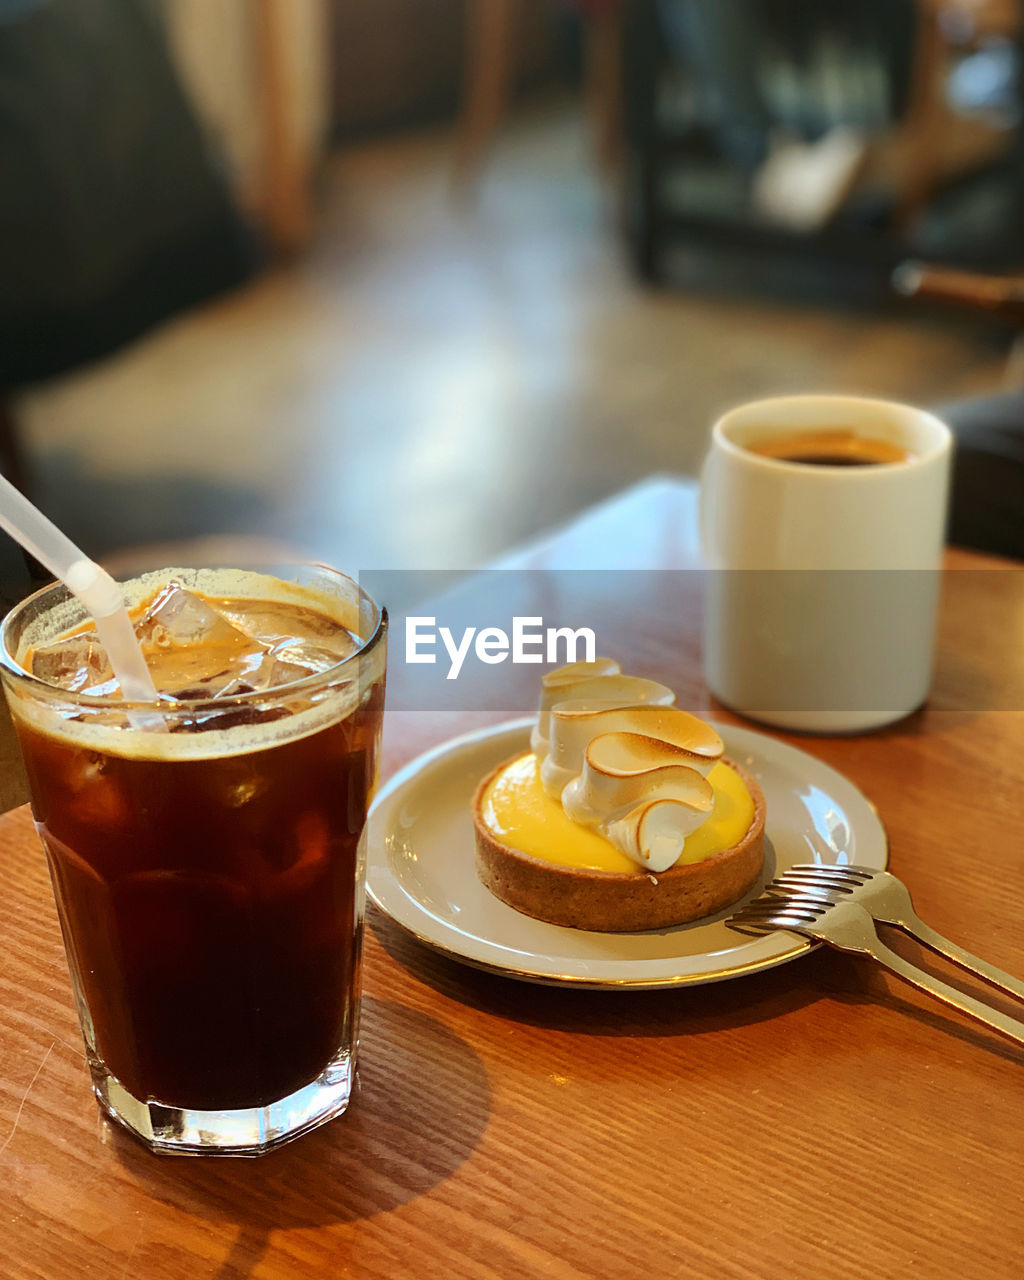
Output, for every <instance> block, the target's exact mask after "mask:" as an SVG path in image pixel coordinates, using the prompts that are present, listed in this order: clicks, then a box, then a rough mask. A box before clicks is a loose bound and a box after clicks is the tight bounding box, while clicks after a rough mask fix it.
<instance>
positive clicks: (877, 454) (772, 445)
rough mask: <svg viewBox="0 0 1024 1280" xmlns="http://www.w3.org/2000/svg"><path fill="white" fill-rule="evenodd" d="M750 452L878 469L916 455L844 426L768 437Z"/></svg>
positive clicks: (803, 461)
mask: <svg viewBox="0 0 1024 1280" xmlns="http://www.w3.org/2000/svg"><path fill="white" fill-rule="evenodd" d="M746 447H747V450H748V452H750V453H756V454H757V455H758V456H759V457H762V458H774V459H776V461H779V462H799V463H801V464H802V465H804V466H809V467H876V466H880V465H882V464H883V463H891V462H908V461H909V460H910V458H912V457H913V454H912V453H911V451H910V450H909V449H905V448H904V447H903V446H902V445H898V444H893V442H892V441H891V440H879V439H877V438H876V437H874V436H864V435H860V434H859V433H858V432H856V431H852V430H849V429H847V428H843V427H833V428H830V429H828V430H822V431H792V432H786V433H785V434H784V435H773V436H768V437H766V438H765V439H762V440H758V441H756V443H754V444H749V445H747V446H746Z"/></svg>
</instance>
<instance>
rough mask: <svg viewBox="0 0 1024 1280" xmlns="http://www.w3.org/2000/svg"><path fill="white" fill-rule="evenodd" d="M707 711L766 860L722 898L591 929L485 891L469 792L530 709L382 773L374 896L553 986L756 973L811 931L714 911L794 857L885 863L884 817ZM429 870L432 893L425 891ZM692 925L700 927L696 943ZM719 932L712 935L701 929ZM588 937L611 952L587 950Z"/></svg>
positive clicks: (684, 982)
mask: <svg viewBox="0 0 1024 1280" xmlns="http://www.w3.org/2000/svg"><path fill="white" fill-rule="evenodd" d="M709 723H712V724H714V726H715V728H716V729H717V730H718V732H719V733H720V734H721V735H722V738H723V741H724V742H725V749H726V754H727V755H729V756H731V757H732V758H733V759H737V760H739V761H740V762H741V763H743V764H744V765H745V766H746V768H747V769H748V770H750V772H751V773H753V774H754V776H755V777H756V778H757V779H758V782H759V783H760V785H761V787H762V789H763V790H764V792H765V799H766V803H767V810H768V817H767V823H766V836H767V844H768V846H769V848H768V855H767V857H766V859H765V871H764V873H762V876H761V878H760V879H759V880H758V882H757V884H756V885H755V886H754V888H753V889H752V890H751V891H750V892H749V893H748V894H746V895H744V897H743V898H741V899H739V901H738V902H737V903H734V904H733V905H732V906H731V907H729V908H727V909H726V910H725V911H722V912H719V913H717V914H716V915H714V916H711V917H709V918H708V919H707V920H704V921H695V922H693V923H692V924H689V925H679V926H676V927H675V928H673V929H657V930H651V931H649V932H648V933H631V934H613V933H608V934H604V933H602V934H596V933H589V932H587V931H585V930H577V929H567V928H564V927H562V926H560V925H550V924H546V923H544V922H542V921H539V920H534V919H533V918H532V917H529V916H524V915H522V914H521V913H520V912H518V911H515V910H514V909H513V908H512V907H509V906H507V905H506V904H505V903H503V902H500V901H499V900H498V899H497V898H494V897H493V895H491V894H490V892H489V891H488V890H487V889H485V888H484V887H483V885H481V884H480V882H479V881H478V880H477V876H476V870H475V867H474V862H473V857H474V841H473V823H472V818H471V814H470V801H471V799H472V795H473V792H474V790H475V788H476V785H477V783H478V782H479V780H480V778H481V777H482V776H483V775H484V773H486V772H489V771H490V769H492V768H493V767H494V766H495V765H496V764H498V763H499V762H500V761H501V760H503V759H505V758H507V757H509V756H512V755H513V754H515V753H516V752H517V751H519V750H525V749H526V748H527V747H528V745H529V733H530V728H531V726H532V724H533V720H532V718H526V719H519V720H513V721H505V722H503V723H501V724H496V725H489V726H487V727H486V728H483V729H478V730H475V731H473V732H471V733H467V734H462V735H460V736H459V737H456V738H451V739H449V740H447V741H446V742H443V743H441V744H440V745H438V746H436V747H433V748H432V749H431V750H429V751H427V752H425V753H424V754H422V755H420V756H418V757H417V758H416V759H414V760H412V761H410V762H409V763H408V764H407V765H405V766H404V767H403V768H402V769H400V770H399V771H398V772H397V773H395V774H394V775H393V776H392V777H391V778H390V779H389V780H388V781H387V782H386V783H385V784H384V786H383V787H382V788H381V790H380V792H379V793H378V795H377V797H376V799H375V800H374V802H373V805H372V807H371V809H370V815H369V819H368V822H367V838H366V848H367V869H366V887H367V893H368V894H369V897H370V899H371V900H372V901H373V902H374V903H375V904H376V906H378V907H379V908H380V909H381V910H382V911H383V912H384V913H385V914H386V915H388V916H389V917H390V918H391V919H392V920H394V921H395V923H396V924H398V925H399V926H401V928H403V929H404V930H406V931H407V932H408V933H410V934H412V935H413V937H415V938H417V939H418V940H419V941H420V942H422V943H424V944H425V945H427V946H429V947H431V948H433V949H434V950H436V951H440V952H441V953H443V954H445V955H447V956H450V957H451V958H452V959H454V960H457V961H459V962H461V963H463V964H469V965H472V966H473V967H475V968H478V969H484V970H487V971H489V972H492V973H498V974H502V975H504V976H506V977H512V978H518V979H520V980H522V981H526V982H536V983H542V984H549V985H571V986H580V987H590V988H595V989H599V990H635V989H637V988H646V989H651V988H658V987H681V986H689V985H696V984H700V983H707V982H718V981H723V980H725V979H729V978H736V977H740V976H741V975H743V974H747V973H757V972H760V971H761V970H764V969H770V968H773V967H774V966H775V965H779V964H785V963H787V962H788V961H790V960H795V959H796V958H797V957H798V956H802V955H806V954H807V953H808V952H810V951H812V950H814V949H815V948H816V947H817V946H818V945H819V944H817V943H813V942H811V941H810V940H809V939H805V938H799V937H798V936H797V935H795V934H788V933H773V934H769V935H767V936H765V937H761V938H749V937H744V936H743V935H741V934H739V933H738V932H737V933H733V932H732V931H730V930H728V929H727V928H726V927H725V926H724V925H722V924H721V922H722V921H723V920H724V919H725V918H726V917H727V916H729V915H730V914H731V913H732V911H734V910H736V909H737V908H738V906H739V905H740V904H741V903H743V902H746V901H748V900H749V899H750V898H752V897H756V896H757V895H758V894H759V893H760V892H761V890H762V888H763V885H764V883H765V882H766V881H767V880H769V879H771V878H772V876H773V875H775V874H777V873H778V872H779V871H780V870H782V869H784V868H785V867H786V866H789V865H791V864H792V863H793V862H797V861H801V862H811V861H820V862H822V863H840V864H841V863H846V862H856V863H858V864H860V865H864V866H869V867H874V868H877V869H879V870H881V869H882V868H884V867H885V866H886V864H887V862H888V839H887V836H886V832H885V828H884V826H883V825H882V821H881V819H880V818H879V816H878V813H877V811H876V810H875V808H874V806H873V805H872V803H871V802H870V801H869V800H868V799H867V797H866V796H865V795H864V794H863V793H862V792H861V791H860V790H859V789H858V788H857V787H856V786H855V785H854V784H853V783H852V782H851V781H850V780H849V779H848V778H846V777H845V776H844V775H843V774H841V773H840V772H839V771H838V770H836V769H834V768H832V766H831V765H827V764H825V763H824V762H823V761H821V760H819V759H817V758H816V757H815V756H812V755H810V754H809V753H807V752H805V751H802V750H800V749H799V748H798V747H794V746H791V745H790V744H789V743H786V742H782V741H780V740H779V739H777V738H773V737H770V736H769V735H768V734H764V733H760V732H758V731H757V730H754V729H748V728H744V727H740V726H737V725H732V724H723V723H719V722H716V721H713V720H712V721H709ZM787 778H792V780H793V786H787V785H786V780H787ZM800 786H803V788H804V790H803V791H802V792H801V791H800V790H799V787H800ZM773 796H774V803H773ZM773 809H774V813H773ZM851 854H852V855H853V856H850V855H851ZM424 876H426V878H427V880H426V881H425V880H424ZM431 877H433V885H434V886H436V888H437V889H439V890H440V891H441V892H440V893H435V892H433V891H432V890H431V888H430V886H429V883H428V882H429V881H430V878H431ZM702 930H703V931H706V933H707V937H708V939H709V945H708V946H707V948H706V949H704V950H700V949H699V945H700V937H699V931H702ZM712 930H713V931H714V932H713V933H712ZM682 934H685V935H686V938H685V942H686V946H685V948H684V947H683V946H682V943H683V939H680V950H679V952H678V953H674V952H673V943H672V939H673V937H674V936H676V935H682ZM695 934H697V938H696V939H695V938H694V935H695ZM716 935H717V936H718V939H719V945H717V946H715V945H712V944H711V941H710V940H711V939H712V938H713V937H714V936H716ZM723 935H725V936H726V937H727V939H728V942H729V945H728V946H727V947H725V948H723V947H722V946H721V941H722V936H723ZM733 939H735V941H733ZM645 940H647V942H646V945H645ZM617 944H618V945H617ZM694 945H697V947H698V950H696V951H694V950H693V948H694ZM595 948H597V949H598V950H599V951H600V952H607V954H598V955H595ZM619 950H621V952H622V954H619V955H617V954H615V952H616V951H619ZM648 953H649V954H648Z"/></svg>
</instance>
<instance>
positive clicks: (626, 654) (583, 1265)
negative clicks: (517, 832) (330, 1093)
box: [0, 481, 1024, 1280]
mask: <svg viewBox="0 0 1024 1280" xmlns="http://www.w3.org/2000/svg"><path fill="white" fill-rule="evenodd" d="M692 506H693V492H692V487H690V486H687V485H685V484H682V483H679V482H670V481H662V482H652V483H649V484H647V485H645V486H641V487H640V488H639V489H637V490H633V491H631V492H630V493H628V494H626V495H624V496H623V497H622V498H621V499H619V500H617V501H615V502H613V503H611V504H609V505H607V506H605V507H604V508H601V509H598V510H597V511H596V512H594V513H591V514H589V515H588V516H586V517H584V518H582V519H581V520H579V521H576V522H575V523H574V524H573V525H571V526H569V528H567V529H565V530H563V531H561V532H559V533H556V534H554V535H553V536H552V537H550V538H548V539H546V540H543V541H541V542H540V543H538V544H537V545H536V546H534V547H532V548H528V549H526V550H525V551H523V552H521V553H519V554H517V555H516V556H513V557H510V558H509V559H508V560H506V562H505V565H506V567H512V568H523V567H527V566H532V567H543V566H557V567H560V568H565V567H572V566H579V565H581V564H584V563H591V564H593V563H597V564H602V563H606V564H608V565H610V566H611V567H618V568H631V567H636V566H637V565H641V564H642V565H647V566H651V565H658V566H661V567H672V566H674V565H681V566H684V567H685V566H688V565H692V564H693V563H694V555H695V547H694V540H693V535H692ZM950 570H951V571H950V573H949V575H948V578H949V583H948V588H949V589H948V592H947V600H946V608H945V612H944V616H943V623H942V630H941V638H940V661H939V673H938V677H937V683H936V689H935V695H934V697H933V699H932V702H931V704H930V705H929V708H928V709H927V710H925V711H922V712H920V713H919V714H917V715H915V716H913V717H911V718H910V719H909V720H906V721H904V722H903V723H901V724H898V725H896V726H895V727H893V728H891V729H888V730H885V731H883V732H880V733H876V734H872V735H868V736H863V737H857V738H848V739H847V738H831V739H829V738H808V737H802V738H793V739H791V740H792V741H794V742H796V743H797V745H799V746H800V747H802V748H803V749H805V750H807V751H810V752H812V753H813V754H815V755H817V756H820V757H821V758H822V759H824V760H826V761H828V762H829V763H831V764H832V765H834V766H835V767H837V768H839V769H841V770H842V771H843V772H844V773H846V774H847V775H848V776H849V777H850V778H851V779H852V780H853V781H854V782H855V783H857V784H858V785H859V786H860V787H861V788H862V789H863V790H864V791H865V792H866V793H867V794H868V795H869V796H871V797H872V798H873V800H874V801H875V802H876V804H877V806H878V809H879V812H880V814H881V816H882V818H883V820H884V822H885V824H886V826H887V828H888V831H889V835H890V839H891V846H892V866H893V868H894V870H895V871H896V872H897V873H899V874H900V875H902V876H903V877H904V878H905V879H906V880H907V881H908V882H909V883H910V885H911V886H912V888H913V891H914V895H915V899H916V902H917V905H918V907H919V909H920V911H921V913H922V915H923V916H924V917H925V918H926V919H928V920H929V921H930V922H931V923H932V924H934V925H935V926H936V927H937V928H938V929H940V930H942V931H943V932H945V933H947V934H949V935H950V936H953V937H955V938H956V939H958V940H959V941H961V942H963V943H964V944H966V945H968V946H971V947H973V948H974V949H975V950H977V951H978V952H981V953H982V954H983V955H985V956H986V957H987V958H988V959H990V960H992V961H993V962H994V963H996V964H998V965H1000V966H1002V967H1004V968H1006V969H1008V970H1011V971H1014V970H1015V971H1017V972H1018V973H1019V972H1020V971H1021V970H1022V969H1024V955H1022V947H1021V936H1022V935H1021V925H1020V920H1021V913H1022V908H1021V904H1022V902H1024V854H1022V839H1021V814H1022V811H1024V716H1022V714H1021V708H1024V700H1022V690H1024V656H1022V648H1021V641H1022V638H1024V636H1022V627H1024V571H1022V570H1021V569H1020V568H1016V567H1013V566H1010V565H1007V564H1004V563H1002V562H999V561H995V560H986V559H984V558H981V557H977V556H972V555H967V554H964V553H953V554H951V557H950ZM634 576H635V577H636V578H637V580H638V581H642V580H643V579H644V575H634ZM627 577H628V575H627ZM693 580H694V581H697V580H698V579H697V578H696V576H695V575H694V579H693ZM615 581H616V582H617V583H619V582H621V581H622V579H620V578H618V577H617V578H616V579H615ZM689 581H690V577H689V576H688V575H681V576H680V582H681V583H683V582H689ZM468 589H469V590H472V589H473V587H472V584H470V587H469V588H468ZM639 589H640V590H642V588H639ZM623 603H624V602H623V600H622V599H621V597H620V595H619V591H618V588H617V589H616V599H615V600H610V601H609V600H606V601H605V605H606V609H605V614H606V616H602V618H601V619H600V621H601V624H602V625H605V623H607V624H608V625H609V626H612V624H613V623H614V622H615V619H620V620H621V618H622V614H623ZM626 603H627V604H628V602H626ZM692 603H693V602H692V601H690V602H689V603H688V604H687V607H686V609H685V610H684V611H683V612H684V614H685V617H684V622H683V627H682V630H680V629H679V625H680V624H679V610H678V607H677V604H676V603H673V602H664V604H665V608H666V610H667V612H666V613H665V615H664V616H662V615H661V614H659V612H658V602H657V600H653V601H652V600H647V601H646V602H645V605H644V608H645V614H644V617H643V619H642V622H641V623H640V624H639V625H637V624H635V623H634V624H633V625H632V626H631V627H630V628H628V629H626V630H625V631H623V632H622V634H621V635H620V636H619V639H620V640H621V641H622V643H623V646H624V647H623V648H622V650H621V651H620V652H619V655H618V656H620V657H621V658H622V659H623V660H624V662H626V663H628V665H629V667H630V668H631V669H633V670H637V671H643V672H644V673H645V674H649V675H652V676H656V677H663V678H664V677H665V676H668V675H671V676H672V678H673V679H674V680H675V681H676V683H677V685H680V686H681V687H680V689H679V692H680V701H681V703H682V704H683V705H691V706H693V707H695V708H696V709H697V710H701V709H706V708H708V706H709V704H708V699H707V696H706V694H705V693H704V692H703V690H702V687H701V684H700V675H699V651H698V640H697V627H698V620H697V606H699V600H698V601H697V602H696V605H695V606H694V607H693V608H692V609H691V608H690V604H692ZM595 607H597V606H595ZM627 612H628V610H627ZM634 617H635V615H634ZM666 619H668V621H666ZM627 644H630V647H629V648H626V647H625V645H627ZM993 707H1002V708H1003V709H995V710H993V709H992V708H993ZM712 709H713V710H714V711H715V713H716V714H723V713H722V712H721V709H720V708H712ZM488 714H491V713H488ZM468 719H470V717H465V716H463V717H462V718H461V720H460V718H459V717H458V716H456V717H452V718H449V720H442V719H439V718H438V717H432V716H424V715H405V716H399V717H396V719H395V721H394V723H392V724H391V725H390V726H389V731H388V746H387V752H386V768H387V769H389V770H390V769H393V768H395V767H396V766H397V765H398V764H399V763H400V762H402V761H405V760H407V759H409V758H411V757H412V756H414V755H415V754H417V753H418V752H419V751H421V750H422V749H424V748H425V747H426V746H428V745H429V744H431V743H432V742H434V741H437V740H439V739H441V738H443V737H444V736H445V735H446V734H447V733H448V732H449V731H450V730H451V729H452V728H453V727H457V726H456V725H455V724H453V723H452V721H453V720H459V722H460V724H461V723H465V722H468ZM0 867H2V870H3V883H4V887H5V899H4V911H3V913H2V916H0V1007H2V1012H0V1190H2V1198H0V1276H3V1277H4V1280H14V1278H18V1280H20V1278H21V1277H26V1278H27V1277H36V1278H38V1277H45V1278H46V1280H50V1278H51V1277H61V1278H62V1280H63V1278H64V1277H79V1276H82V1277H84V1276H102V1277H105V1278H107V1277H110V1278H113V1277H121V1276H125V1277H143V1278H144V1280H150V1278H153V1280H160V1278H162V1277H175V1278H177V1277H189V1280H193V1278H195V1280H200V1278H202V1277H236V1276H253V1277H309V1276H314V1275H315V1276H319V1275H324V1276H332V1277H334V1276H339V1277H341V1276H359V1277H363V1276H366V1277H388V1278H389V1280H393V1278H394V1280H397V1278H400V1277H405V1276H416V1277H421V1276H444V1277H473V1278H476V1277H502V1278H505V1277H533V1276H538V1277H539V1276H545V1277H574V1278H583V1277H601V1278H604V1277H609V1278H611V1277H614V1278H615V1280H630V1278H632V1277H643V1278H644V1280H646V1278H647V1277H648V1276H659V1277H661V1276H694V1277H700V1278H701V1280H706V1278H715V1277H730V1278H732V1277H734V1278H736V1280H741V1278H744V1280H763V1278H764V1277H776V1276H778V1277H782V1276H785V1277H808V1278H811V1277H813V1278H814V1280H818V1278H819V1277H828V1278H831V1277H839V1278H846V1277H849V1278H850V1280H854V1278H856V1280H863V1278H865V1277H872V1278H874V1277H902V1276H908V1277H910V1276H913V1277H921V1278H925V1277H947V1276H949V1277H961V1276H962V1277H965V1278H966V1280H979V1278H987V1277H1010V1276H1017V1275H1019V1274H1020V1272H1021V1240H1022V1236H1021V1223H1022V1186H1024V1180H1022V1172H1024V1170H1022V1163H1024V1161H1022V1154H1024V1144H1022V1140H1021V1103H1022V1100H1024V1073H1022V1070H1021V1068H1022V1066H1024V1052H1022V1051H1018V1050H1016V1049H1015V1048H1014V1047H1013V1046H1012V1045H1010V1044H1009V1043H1008V1042H1003V1041H1000V1040H998V1039H997V1038H996V1037H994V1036H992V1035H990V1034H989V1033H987V1032H986V1031H985V1030H984V1029H982V1028H978V1027H976V1026H974V1025H971V1024H968V1023H967V1022H966V1021H965V1020H962V1019H961V1018H960V1017H959V1016H957V1015H956V1014H954V1013H952V1012H948V1011H946V1010H945V1009H944V1008H943V1007H942V1006H940V1005H938V1004H936V1003H933V1002H931V1001H929V1000H928V999H927V998H925V997H923V996H921V997H919V996H918V995H917V994H916V993H914V992H913V991H911V990H910V989H908V988H905V987H903V986H900V985H898V984H897V983H895V981H890V980H889V979H888V978H887V977H886V976H884V975H883V974H882V973H881V972H880V971H879V970H877V969H876V968H874V967H873V966H872V965H871V964H870V962H862V961H858V960H856V959H852V958H846V957H842V956H840V955H838V954H836V953H832V952H828V951H825V950H820V951H818V952H816V953H814V954H812V955H809V956H807V957H805V958H802V959H800V960H798V961H797V962H795V963H792V964H789V965H786V966H783V967H781V968H778V969H775V970H772V971H769V972H766V973H762V974H758V975H754V976H748V977H745V978H742V979H739V980H736V981H732V982H726V983H720V984H716V985H711V986H702V987H692V988H687V989H684V990H678V991H660V992H647V993H633V994H628V993H626V994H622V993H612V992H597V991H587V990H567V989H559V988H549V987H537V986H530V985H526V984H520V983H518V982H515V981H513V980H511V979H507V978H503V977H499V976H495V975H489V974H486V973H482V972H478V971H476V970H473V969H469V968H465V967H462V966H460V965H459V964H457V963H455V962H453V961H451V960H448V959H445V958H442V957H441V956H439V955H437V954H434V953H433V952H431V951H429V950H427V949H425V948H424V947H422V946H421V945H420V944H419V943H417V942H415V941H413V940H411V939H410V938H408V937H407V936H405V935H404V934H403V933H402V932H401V931H400V930H399V929H398V928H397V927H396V926H394V925H392V924H390V922H389V921H388V920H386V919H383V918H381V916H380V915H379V913H377V912H375V911H374V912H371V927H370V929H369V930H368V937H367V946H366V996H367V998H366V1006H365V1019H364V1031H363V1046H364V1047H363V1056H362V1084H361V1092H360V1094H359V1096H358V1098H357V1101H356V1102H355V1104H354V1106H353V1107H352V1109H351V1110H350V1112H349V1113H348V1115H347V1116H345V1117H344V1118H343V1119H341V1120H338V1121H335V1122H334V1123H332V1124H330V1125H327V1126H326V1127H324V1128H323V1129H321V1130H319V1131H318V1132H316V1133H314V1134H312V1135H310V1136H308V1137H306V1138H304V1139H301V1140H299V1141H298V1142H296V1143H294V1144H292V1145H291V1146H288V1147H286V1148H284V1149H282V1150H281V1151H280V1152H277V1153H275V1154H273V1155H271V1156H268V1157H266V1158H265V1159H263V1160H261V1161H255V1162H254V1161H237V1160H205V1161H204V1160H182V1159H174V1158H157V1157H154V1156H152V1155H150V1154H148V1153H147V1152H146V1151H144V1150H143V1149H142V1148H141V1147H140V1146H138V1145H136V1144H135V1143H134V1142H133V1141H132V1140H131V1139H129V1138H128V1137H126V1136H125V1135H124V1134H122V1133H121V1132H119V1131H118V1130H116V1129H115V1128H113V1127H112V1126H110V1125H109V1124H107V1123H106V1122H105V1121H103V1120H101V1119H100V1117H99V1115H98V1114H97V1111H96V1108H95V1105H94V1103H93V1101H92V1099H91V1097H90V1094H89V1086H88V1078H87V1074H86V1069H85V1064H84V1060H83V1054H82V1049H81V1044H80V1039H79V1034H78V1029H77V1024H76V1020H75V1015H74V1012H73V1009H72V1004H71V997H70V991H69V986H68V978H67V972H66V969H65V964H64V959H63V954H62V949H61V943H60V937H59V933H58V928H57V922H56V919H55V915H54V910H53V907H52V905H51V899H50V890H49V885H48V882H47V877H46V872H45V869H44V863H43V858H42V855H41V853H40V850H39V848H38V845H37V843H36V839H35V836H34V834H33V831H32V825H31V821H30V818H29V814H28V812H27V810H25V809H22V810H18V811H16V812H14V813H12V814H9V815H8V816H6V817H4V818H3V819H0ZM901 949H902V950H904V952H905V953H907V954H911V955H914V954H916V951H915V948H913V947H912V946H910V945H909V944H906V945H903V946H902V948H901Z"/></svg>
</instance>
